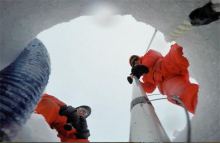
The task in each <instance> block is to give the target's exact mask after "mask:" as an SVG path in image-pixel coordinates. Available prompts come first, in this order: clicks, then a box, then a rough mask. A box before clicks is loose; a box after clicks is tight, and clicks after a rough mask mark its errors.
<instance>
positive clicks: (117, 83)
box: [37, 11, 186, 141]
mask: <svg viewBox="0 0 220 143" xmlns="http://www.w3.org/2000/svg"><path fill="white" fill-rule="evenodd" d="M109 13H110V14H109ZM103 15H104V16H103ZM103 15H96V16H82V17H79V18H76V19H74V20H71V21H70V22H68V23H61V24H58V25H56V26H54V27H52V28H50V29H48V30H45V31H43V32H42V33H40V34H39V35H38V36H37V37H38V38H39V39H40V40H41V41H42V42H43V43H44V45H45V46H46V48H47V49H48V52H49V54H50V58H51V76H50V79H49V84H48V86H47V93H48V94H51V95H54V96H56V97H58V98H59V99H60V100H62V101H63V102H65V103H66V104H68V105H72V106H75V107H76V106H79V105H82V104H85V105H89V106H91V107H92V110H93V113H92V114H91V117H90V119H88V122H89V128H91V131H92V132H91V134H92V136H91V137H90V140H91V141H101V140H99V137H97V136H96V135H99V136H100V135H101V136H106V137H105V139H106V141H111V140H112V136H115V135H116V134H123V135H122V136H123V138H121V137H120V140H121V141H125V140H127V139H128V138H129V127H130V125H129V124H130V122H129V118H130V113H129V112H127V111H128V109H130V102H131V97H130V96H131V86H130V85H129V84H128V83H127V81H126V76H127V75H129V74H130V70H131V69H130V66H129V63H128V59H129V57H130V56H131V55H133V54H137V55H140V56H143V55H144V54H145V52H146V49H147V46H148V44H149V42H150V40H151V38H152V35H153V33H154V30H155V29H154V28H153V27H152V26H149V25H147V24H145V23H142V22H138V21H136V20H135V19H134V18H133V17H132V16H131V15H124V16H121V15H114V16H113V15H112V14H111V12H109V11H107V12H106V13H105V14H103ZM106 15H107V16H106ZM172 44H174V42H173V43H166V42H165V40H164V35H163V34H162V33H161V32H159V31H158V32H157V34H156V36H155V38H154V40H153V42H152V44H151V47H150V49H154V50H156V51H159V52H160V53H162V55H163V56H165V55H166V54H167V53H168V52H169V50H170V47H171V45H172ZM183 48H184V47H183ZM158 92H159V91H158V90H155V92H154V93H158ZM162 97H164V96H162ZM153 104H154V107H155V108H156V112H157V114H158V117H159V119H160V121H161V122H162V124H163V127H164V128H165V130H166V131H167V134H168V136H169V137H170V139H172V138H173V132H174V131H175V130H182V129H183V128H184V127H185V125H186V124H185V123H186V122H185V115H184V112H183V109H182V108H180V107H178V106H175V105H172V104H171V103H169V102H166V101H158V102H154V103H153ZM161 104H163V105H162V106H161ZM100 107H103V108H100ZM165 108H166V112H165V111H164V109H165ZM118 109H120V110H118ZM109 110H110V111H112V112H108V116H101V117H100V113H106V111H109ZM167 111H170V112H167ZM171 111H172V112H171ZM174 115H175V118H173V116H174ZM114 117H120V119H118V118H117V119H116V118H114ZM172 118H173V119H174V120H173V121H171V119H172ZM176 118H178V120H177V119H176ZM122 119H123V120H122ZM118 122H120V124H117V128H120V129H123V133H122V132H121V130H115V129H114V132H112V133H111V134H109V136H108V135H106V132H105V130H106V128H108V129H112V130H113V127H114V128H115V126H113V124H115V123H118ZM106 123H108V124H106ZM170 123H172V127H171V125H170ZM97 124H99V125H105V126H98V127H97ZM93 134H94V135H93ZM95 134H96V135H95ZM114 134H115V135H114ZM102 141H103V139H102Z"/></svg>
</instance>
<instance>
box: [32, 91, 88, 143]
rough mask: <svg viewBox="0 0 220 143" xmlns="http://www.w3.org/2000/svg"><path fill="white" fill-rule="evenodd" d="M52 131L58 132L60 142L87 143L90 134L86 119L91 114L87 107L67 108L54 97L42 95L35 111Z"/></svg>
mask: <svg viewBox="0 0 220 143" xmlns="http://www.w3.org/2000/svg"><path fill="white" fill-rule="evenodd" d="M35 112H36V113H37V114H41V115H43V116H44V118H45V119H46V122H47V123H48V124H49V125H50V127H51V128H52V129H56V130H57V131H58V135H57V136H58V137H59V138H60V139H61V142H89V140H88V137H89V136H90V132H89V130H88V129H87V127H88V126H87V122H86V118H87V117H88V116H89V115H90V114H91V108H90V107H89V106H79V107H77V108H74V107H72V106H67V105H66V104H65V103H63V102H62V101H60V100H58V99H57V98H55V97H54V96H51V95H48V94H44V95H43V96H42V98H41V100H40V101H39V103H38V104H37V107H36V109H35Z"/></svg>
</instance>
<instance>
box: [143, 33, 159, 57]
mask: <svg viewBox="0 0 220 143" xmlns="http://www.w3.org/2000/svg"><path fill="white" fill-rule="evenodd" d="M156 33H157V30H156V29H155V31H154V34H153V36H152V38H151V40H150V43H149V45H148V47H147V50H146V52H145V54H146V53H147V51H148V50H149V48H150V45H151V43H152V41H153V39H154V37H155V35H156Z"/></svg>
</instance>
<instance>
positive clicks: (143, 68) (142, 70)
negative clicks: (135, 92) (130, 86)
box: [131, 65, 149, 79]
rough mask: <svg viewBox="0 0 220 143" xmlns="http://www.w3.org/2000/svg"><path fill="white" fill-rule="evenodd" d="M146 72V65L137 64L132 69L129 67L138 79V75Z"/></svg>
mask: <svg viewBox="0 0 220 143" xmlns="http://www.w3.org/2000/svg"><path fill="white" fill-rule="evenodd" d="M148 72H149V69H148V67H146V66H143V65H137V66H134V67H132V69H131V73H132V74H133V75H134V76H136V77H137V78H138V79H140V77H141V76H142V75H143V74H147V73H148Z"/></svg>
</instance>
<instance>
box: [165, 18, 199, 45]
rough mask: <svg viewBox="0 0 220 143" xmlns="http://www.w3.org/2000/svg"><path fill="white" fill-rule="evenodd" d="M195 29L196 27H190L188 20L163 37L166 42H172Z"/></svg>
mask: <svg viewBox="0 0 220 143" xmlns="http://www.w3.org/2000/svg"><path fill="white" fill-rule="evenodd" d="M195 28H197V26H192V25H191V23H190V21H189V20H185V21H183V23H182V24H181V25H179V26H177V27H176V28H175V29H174V30H173V31H172V32H171V34H170V35H166V36H165V40H166V41H167V42H172V41H175V40H176V39H178V38H179V37H181V36H183V35H185V34H186V33H188V32H189V31H191V30H193V29H195Z"/></svg>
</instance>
